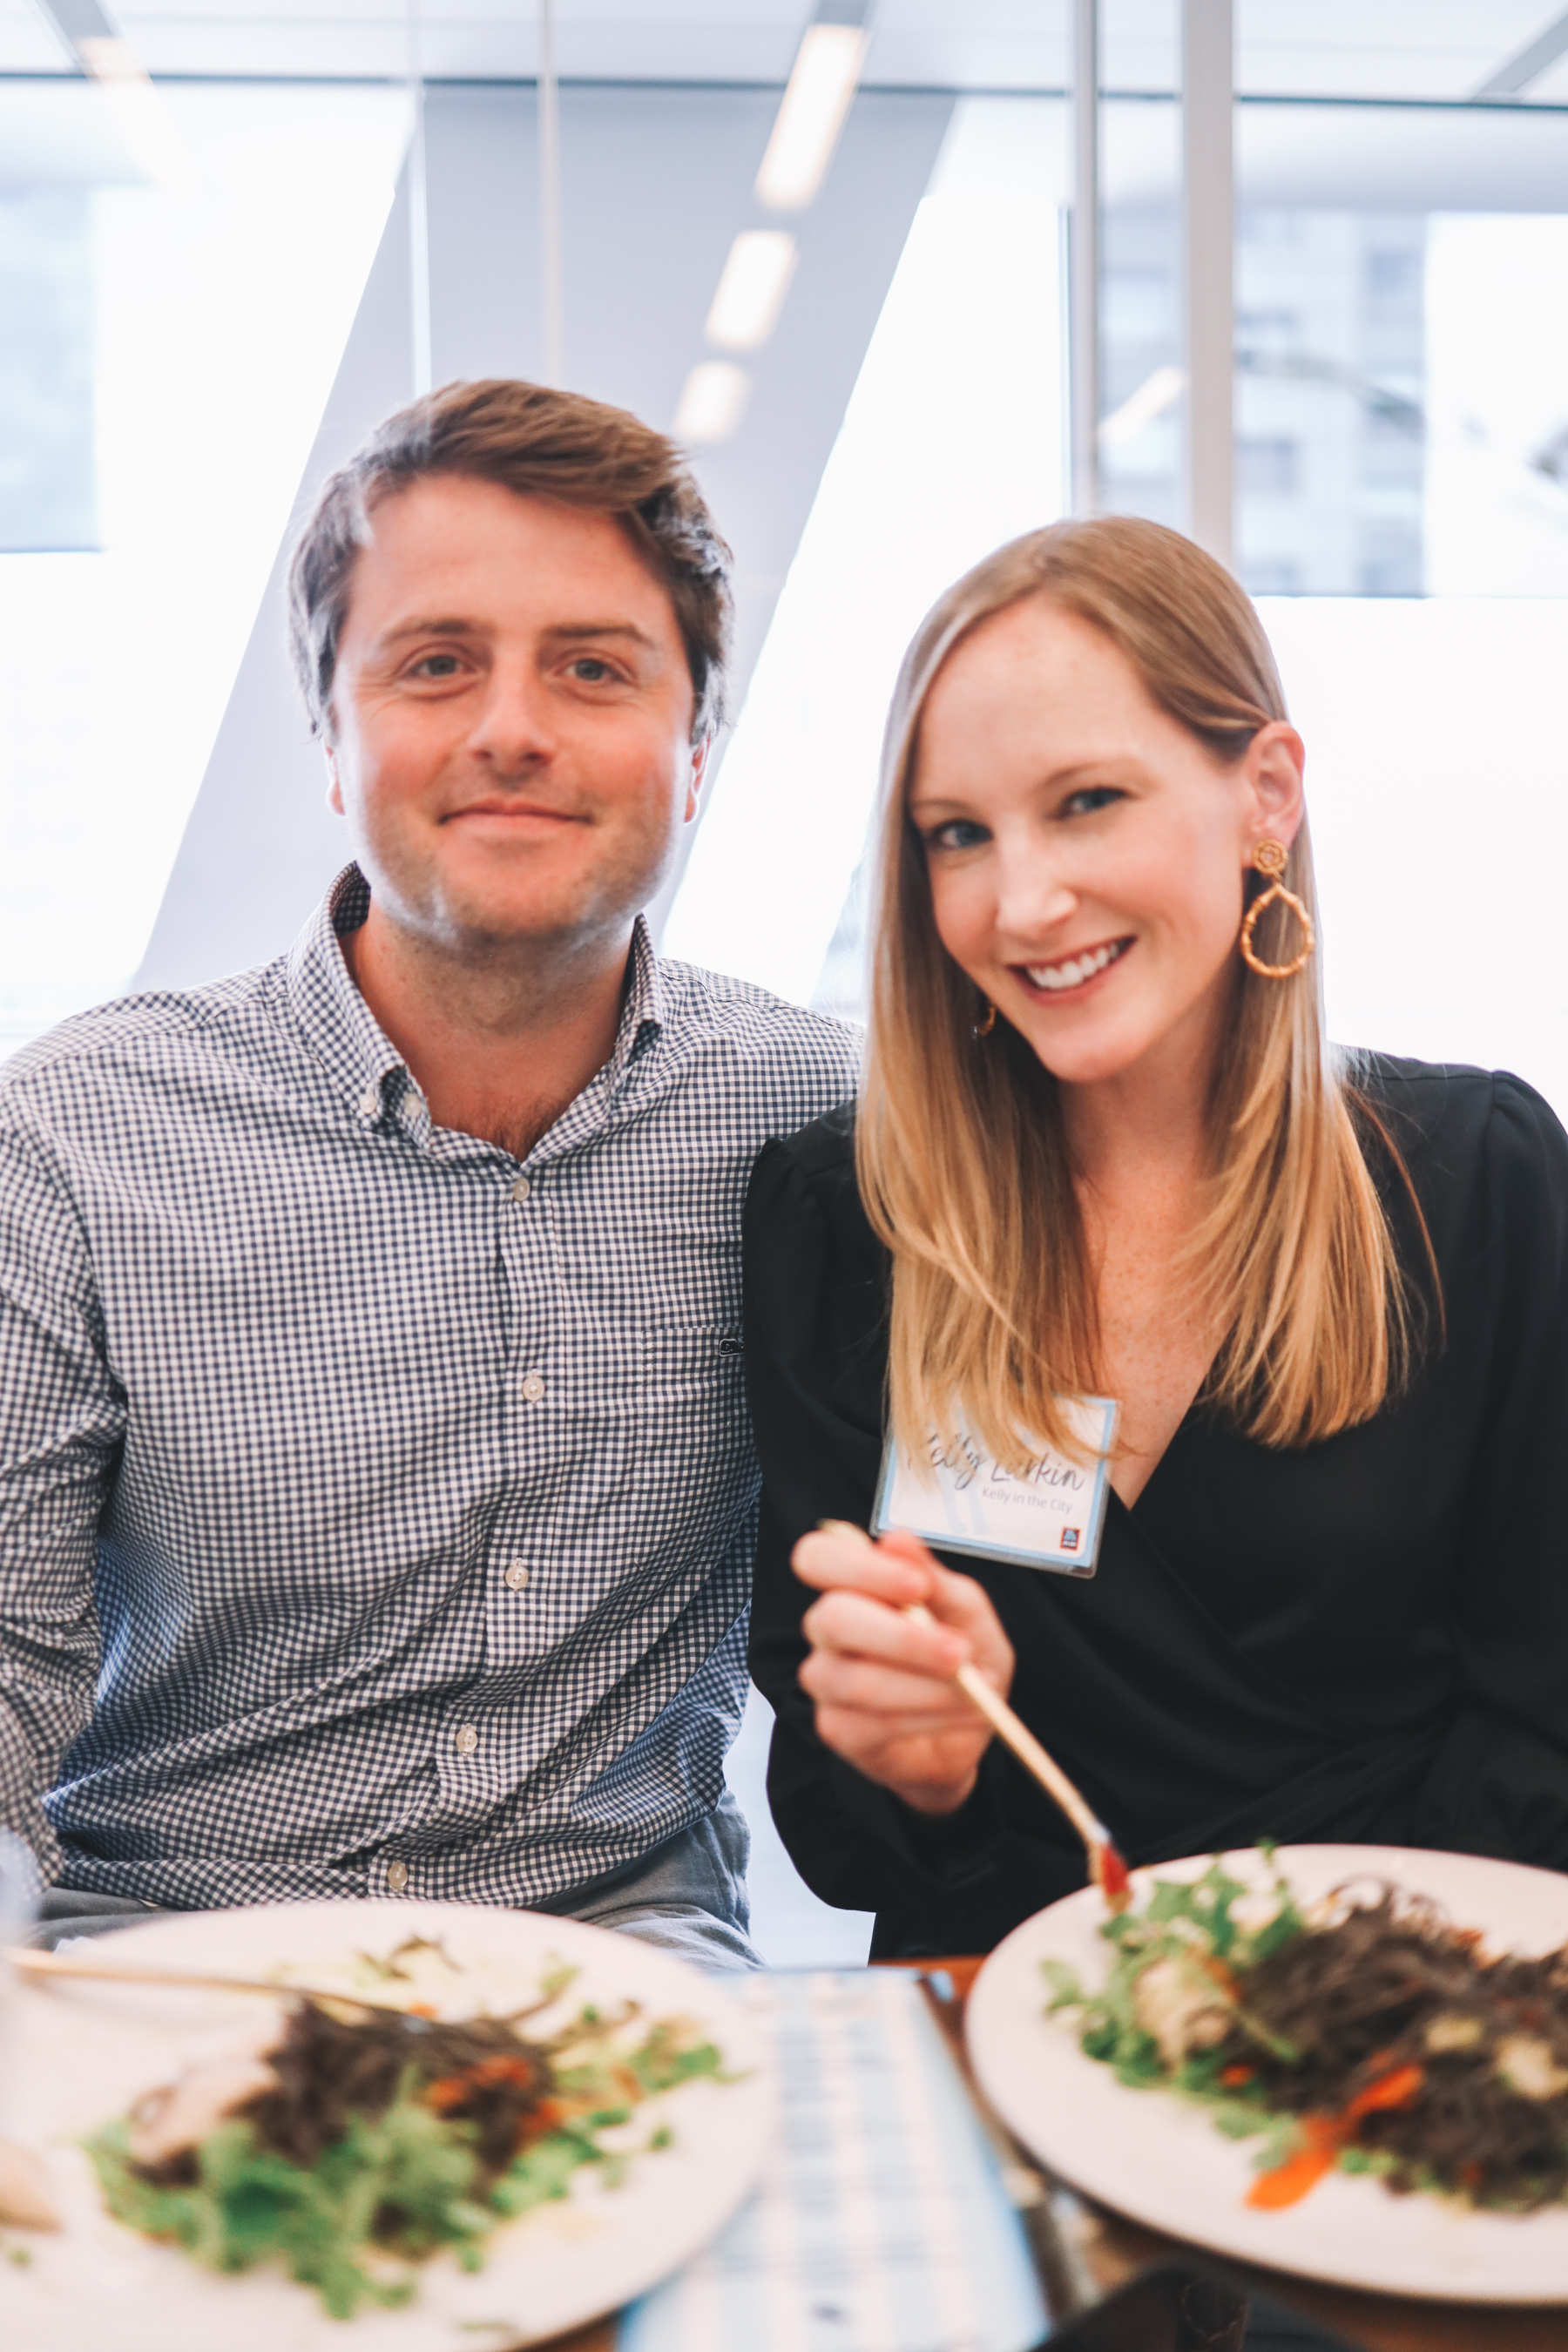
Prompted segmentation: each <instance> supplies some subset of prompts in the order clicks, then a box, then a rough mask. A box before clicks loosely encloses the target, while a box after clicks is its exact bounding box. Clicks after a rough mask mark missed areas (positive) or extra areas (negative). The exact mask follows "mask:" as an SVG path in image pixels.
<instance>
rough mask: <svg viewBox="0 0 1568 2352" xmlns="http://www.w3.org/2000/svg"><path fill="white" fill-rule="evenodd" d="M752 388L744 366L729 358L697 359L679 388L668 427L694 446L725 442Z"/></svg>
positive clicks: (679, 437)
mask: <svg viewBox="0 0 1568 2352" xmlns="http://www.w3.org/2000/svg"><path fill="white" fill-rule="evenodd" d="M751 389H752V379H751V377H750V376H749V375H748V374H747V373H746V371H745V369H744V368H738V367H736V366H734V365H733V363H732V362H731V361H729V360H702V361H700V362H699V363H698V365H697V366H696V367H694V368H693V369H692V371H691V373H690V374H689V376H688V377H687V379H686V382H685V384H684V385H683V386H682V388H681V394H680V400H679V404H678V406H677V408H676V412H675V423H674V425H672V426H671V427H670V430H671V431H672V432H673V434H674V436H675V437H676V439H677V440H678V441H685V442H688V443H689V444H690V445H691V446H694V447H695V446H698V445H699V444H700V443H703V442H709V441H727V440H728V439H729V438H730V436H731V433H733V431H734V430H735V427H736V426H737V425H739V423H740V421H741V417H742V412H743V410H744V408H745V405H746V396H747V394H749V393H750V391H751Z"/></svg>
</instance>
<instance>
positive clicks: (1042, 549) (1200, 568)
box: [856, 516, 1424, 1469]
mask: <svg viewBox="0 0 1568 2352" xmlns="http://www.w3.org/2000/svg"><path fill="white" fill-rule="evenodd" d="M1026 596H1041V597H1044V598H1046V599H1047V600H1048V601H1049V602H1050V603H1051V604H1055V605H1058V606H1060V607H1061V608H1062V609H1064V610H1065V611H1067V612H1069V613H1075V614H1079V616H1080V617H1081V618H1082V619H1084V620H1086V621H1088V622H1090V623H1091V624H1092V625H1094V626H1095V627H1096V628H1097V629H1100V630H1101V631H1103V632H1104V634H1105V635H1106V636H1107V637H1109V638H1110V641H1111V643H1112V644H1113V645H1115V646H1118V647H1119V648H1120V650H1121V652H1122V653H1123V654H1124V655H1125V656H1126V657H1127V659H1128V660H1129V661H1130V662H1131V666H1132V667H1133V669H1134V670H1135V671H1136V672H1137V674H1138V676H1139V677H1140V678H1141V679H1142V683H1143V686H1144V688H1146V690H1147V691H1148V693H1149V694H1150V695H1151V696H1152V698H1153V699H1154V701H1155V702H1156V703H1158V704H1159V706H1160V707H1161V709H1163V710H1166V711H1168V712H1169V713H1170V715H1171V717H1172V718H1173V719H1177V720H1179V721H1180V723H1181V724H1182V725H1183V726H1184V727H1185V728H1186V729H1187V730H1189V731H1190V732H1191V733H1192V734H1193V735H1194V736H1195V737H1196V738H1197V739H1198V740H1199V741H1200V742H1201V743H1203V744H1205V746H1206V747H1207V748H1208V750H1209V751H1211V753H1212V754H1213V755H1214V757H1215V760H1216V761H1220V762H1222V763H1224V762H1229V761H1235V760H1238V759H1240V758H1241V757H1242V756H1243V754H1244V753H1245V751H1246V750H1247V745H1248V744H1249V743H1250V742H1251V740H1252V739H1253V737H1254V736H1255V735H1256V734H1257V732H1258V730H1259V729H1260V728H1261V727H1264V726H1266V725H1267V724H1268V721H1269V720H1270V719H1283V718H1284V717H1285V715H1286V714H1285V698H1284V694H1283V692H1282V690H1281V688H1280V685H1279V674H1278V672H1277V671H1276V669H1275V667H1274V660H1273V656H1272V655H1271V653H1270V651H1269V648H1268V639H1267V638H1266V637H1265V635H1264V634H1263V630H1262V627H1261V625H1260V624H1259V622H1258V615H1257V614H1256V613H1255V612H1254V611H1253V608H1252V606H1251V604H1249V602H1248V601H1247V597H1246V596H1245V595H1244V593H1242V591H1241V590H1240V589H1239V588H1238V587H1237V584H1236V583H1235V581H1234V580H1232V579H1231V577H1230V575H1229V573H1228V572H1226V571H1225V570H1224V569H1223V568H1222V567H1221V566H1220V565H1219V564H1218V563H1216V562H1214V561H1213V559H1212V558H1211V557H1209V556H1207V555H1205V554H1204V553H1203V551H1202V550H1201V549H1199V548H1197V547H1194V545H1193V544H1192V542H1191V541H1188V540H1185V539H1183V538H1181V537H1179V536H1178V534H1177V533H1176V532H1174V531H1171V530H1163V529H1162V528H1161V526H1160V525H1159V524H1157V523H1152V522H1142V521H1138V520H1132V519H1131V518H1128V517H1122V516H1115V517H1105V518H1101V519H1098V520H1089V521H1081V522H1062V523H1055V524H1053V525H1052V526H1051V527H1050V529H1049V530H1039V531H1033V532H1031V533H1030V534H1029V535H1028V536H1027V537H1026V538H1024V539H1017V540H1014V541H1012V543H1011V544H1010V545H1009V546H1006V547H1004V548H1000V549H999V550H998V551H997V552H996V553H995V554H994V555H991V556H988V557H987V558H986V559H985V561H984V562H983V563H979V564H976V566H975V567H974V569H973V571H972V572H968V573H966V575H965V576H964V578H963V579H962V580H960V581H959V582H958V583H957V584H956V586H954V587H952V588H950V589H949V590H948V592H947V593H946V595H945V596H943V597H942V599H941V601H940V603H939V604H937V605H936V606H935V608H934V609H933V611H932V612H931V614H929V616H928V617H927V619H926V621H925V622H924V624H923V625H922V626H921V630H920V633H919V635H917V636H916V638H915V640H914V643H913V645H912V646H910V650H909V653H908V655H907V656H906V657H905V661H904V666H903V669H902V671H901V673H900V678H899V683H898V687H897V689H896V691H895V693H894V697H893V705H892V709H891V711H890V713H889V720H888V731H887V738H886V743H885V747H884V753H883V771H882V815H881V826H880V850H879V875H878V883H877V891H876V914H875V930H874V938H873V945H872V968H871V1012H870V1034H869V1040H868V1061H867V1070H866V1079H865V1087H864V1090H863V1093H862V1097H861V1102H860V1109H859V1115H858V1125H857V1138H856V1156H857V1163H858V1177H859V1183H860V1192H861V1196H862V1198H863V1200H864V1202H865V1204H866V1209H867V1213H868V1216H869V1218H870V1221H871V1223H872V1225H873V1227H874V1228H875V1230H876V1231H877V1233H878V1234H879V1236H880V1238H881V1239H882V1240H883V1242H885V1243H886V1244H887V1246H888V1247H889V1250H890V1251H891V1253H892V1258H893V1290H892V1323H891V1333H890V1353H889V1402H890V1406H891V1412H892V1421H893V1426H894V1429H895V1431H896V1432H897V1433H898V1436H899V1439H900V1444H903V1445H905V1446H906V1447H908V1448H909V1449H910V1451H911V1452H912V1453H914V1454H915V1455H916V1458H919V1457H920V1456H921V1454H923V1453H924V1450H925V1446H926V1443H927V1441H928V1439H929V1437H930V1435H931V1433H932V1432H940V1433H942V1435H943V1436H944V1437H945V1438H947V1439H949V1440H952V1438H954V1437H955V1436H956V1434H957V1433H958V1427H959V1424H960V1423H963V1425H964V1426H965V1427H967V1429H968V1430H969V1431H970V1432H972V1433H973V1435H974V1436H975V1437H976V1438H978V1439H979V1440H980V1441H981V1442H982V1443H983V1444H985V1445H986V1446H988V1447H989V1448H991V1449H992V1451H993V1452H994V1454H995V1455H996V1456H997V1458H998V1459H1000V1460H1002V1461H1004V1462H1005V1463H1008V1464H1010V1465H1013V1466H1014V1467H1016V1468H1020V1469H1021V1468H1022V1467H1023V1466H1024V1465H1025V1464H1026V1462H1027V1460H1028V1459H1029V1458H1030V1456H1031V1455H1032V1454H1036V1453H1037V1451H1038V1441H1039V1440H1041V1439H1043V1440H1045V1441H1046V1443H1047V1444H1053V1445H1056V1446H1058V1447H1062V1448H1064V1449H1066V1450H1068V1451H1069V1452H1079V1451H1080V1450H1081V1445H1080V1443H1079V1441H1078V1440H1076V1439H1075V1438H1074V1436H1073V1433H1072V1431H1071V1428H1070V1426H1069V1424H1068V1421H1067V1419H1066V1418H1065V1417H1064V1413H1063V1410H1062V1406H1063V1401H1064V1400H1067V1399H1071V1398H1073V1397H1075V1396H1084V1395H1088V1394H1091V1393H1093V1392H1094V1391H1095V1390H1096V1387H1097V1385H1098V1382H1099V1381H1100V1373H1099V1371H1098V1370H1097V1359H1098V1353H1099V1349H1098V1334H1097V1328H1096V1314H1095V1299H1094V1285H1093V1281H1092V1278H1091V1275H1090V1270H1089V1265H1088V1262H1087V1258H1086V1252H1085V1244H1084V1234H1083V1226H1082V1223H1081V1219H1080V1217H1079V1204H1078V1199H1077V1195H1076V1192H1075V1190H1074V1185H1073V1179H1072V1171H1071V1169H1070V1166H1069V1163H1068V1151H1067V1142H1066V1136H1065V1132H1064V1128H1063V1121H1062V1113H1061V1104H1060V1099H1059V1097H1058V1088H1057V1082H1056V1080H1055V1079H1054V1078H1053V1077H1052V1076H1051V1075H1050V1073H1049V1072H1048V1071H1047V1070H1046V1069H1045V1068H1043V1067H1042V1066H1041V1064H1040V1063H1039V1061H1038V1060H1037V1057H1036V1055H1034V1053H1033V1051H1032V1050H1031V1048H1030V1047H1029V1046H1028V1045H1027V1044H1026V1042H1025V1040H1024V1039H1023V1038H1022V1037H1021V1036H1019V1035H1018V1034H1017V1033H1016V1031H1015V1030H1013V1029H1011V1028H1009V1027H1008V1026H1007V1025H1006V1024H1004V1023H1000V1022H999V1023H998V1024H997V1026H996V1028H995V1030H994V1033H993V1034H991V1035H990V1036H989V1037H986V1038H984V1039H980V1038H977V1037H976V1035H975V1034H974V1031H975V1023H976V1020H977V1019H978V1017H979V1015H980V1013H981V1010H982V1007H981V1000H980V998H979V995H978V993H977V992H976V989H975V986H974V983H973V981H971V980H969V979H968V978H967V977H966V976H965V974H964V973H963V971H961V970H960V968H959V967H958V965H957V964H956V963H955V962H954V961H952V957H951V956H950V955H949V954H948V953H947V951H946V950H945V949H944V948H943V947H942V943H941V941H940V940H939V938H938V936H937V931H936V925H935V921H934V919H933V915H932V910H931V885H930V881H929V878H928V875H927V868H926V856H925V850H924V847H923V845H922V844H921V840H920V838H919V836H918V835H916V833H915V830H914V827H913V825H912V824H911V823H910V818H909V814H908V797H909V787H910V777H911V774H912V772H913V769H914V765H915V761H916V757H917V752H918V746H919V733H920V723H921V711H922V709H923V708H924V705H925V699H926V697H927V695H928V694H929V693H930V691H931V685H932V682H933V681H934V679H935V677H936V676H937V673H938V672H939V670H940V669H941V668H942V664H943V663H944V662H945V661H946V660H947V658H948V656H950V655H951V654H952V651H953V649H954V647H955V646H957V645H959V644H960V643H961V642H962V640H963V638H964V637H965V636H966V635H968V634H969V633H970V632H971V631H972V630H973V629H974V628H975V627H977V626H978V625H979V624H980V623H981V622H983V621H984V620H985V619H987V618H988V617H989V616H990V615H991V614H995V613H1000V612H1003V611H1005V609H1006V608H1007V607H1008V606H1009V605H1012V604H1016V603H1018V602H1019V601H1020V599H1022V598H1024V597H1026ZM1283 879H1284V881H1285V883H1286V886H1287V887H1288V888H1289V889H1291V890H1293V891H1295V892H1296V893H1297V894H1298V896H1299V897H1300V898H1301V899H1302V900H1303V901H1304V902H1305V904H1306V906H1307V907H1308V908H1309V909H1310V911H1311V913H1312V914H1313V917H1314V920H1315V919H1316V901H1315V897H1314V892H1313V886H1312V857H1311V849H1310V845H1309V842H1308V837H1307V828H1306V825H1305V824H1302V826H1301V829H1300V832H1299V833H1298V834H1297V835H1296V839H1295V842H1294V844H1293V845H1292V847H1291V851H1290V856H1289V863H1288V864H1287V866H1286V869H1285V874H1284V877H1283ZM1254 887H1261V883H1260V881H1259V882H1258V883H1256V884H1255V886H1254ZM1291 922H1292V918H1291V917H1290V915H1289V910H1288V909H1286V908H1282V907H1280V906H1279V904H1278V902H1276V904H1275V905H1274V906H1273V907H1272V908H1268V909H1267V910H1266V911H1265V913H1264V915H1263V917H1262V919H1260V921H1259V923H1258V931H1257V937H1256V940H1255V945H1256V947H1257V949H1258V953H1259V954H1260V956H1261V958H1262V959H1263V961H1266V962H1271V963H1273V962H1283V961H1288V960H1289V957H1290V956H1291V955H1293V954H1294V953H1295V951H1296V948H1297V945H1298V944H1299V938H1298V935H1295V934H1293V933H1292V931H1291ZM1237 980H1238V984H1237V988H1236V991H1235V992H1234V998H1233V1013H1232V1026H1231V1030H1230V1034H1229V1037H1228V1039H1227V1041H1226V1047H1225V1050H1224V1051H1223V1052H1222V1054H1221V1055H1220V1057H1219V1065H1218V1073H1217V1077H1216V1082H1215V1094H1214V1098H1213V1102H1212V1104H1211V1126H1210V1135H1211V1140H1212V1159H1211V1165H1210V1173H1209V1179H1208V1185H1207V1197H1206V1201H1205V1206H1204V1210H1203V1213H1202V1215H1201V1218H1200V1220H1199V1223H1198V1225H1197V1229H1196V1230H1195V1231H1194V1234H1193V1235H1192V1237H1191V1242H1190V1246H1189V1250H1188V1260H1187V1262H1188V1271H1189V1274H1190V1276H1191V1279H1192V1283H1193V1286H1194V1296H1195V1297H1196V1298H1197V1300H1198V1301H1199V1303H1200V1308H1201V1311H1203V1312H1205V1314H1206V1315H1207V1316H1208V1318H1210V1328H1214V1329H1215V1330H1217V1331H1220V1332H1223V1333H1224V1335H1225V1336H1224V1338H1223V1339H1222V1341H1221V1343H1220V1347H1219V1352H1218V1354H1217V1356H1216V1358H1215V1363H1214V1367H1213V1370H1212V1372H1211V1375H1210V1378H1209V1381H1208V1383H1207V1386H1206V1389H1205V1402H1207V1403H1208V1404H1210V1405H1211V1406H1213V1407H1214V1408H1215V1409H1217V1410H1218V1411H1219V1412H1222V1413H1223V1414H1224V1415H1225V1416H1226V1419H1227V1420H1228V1421H1229V1423H1231V1425H1232V1426H1233V1427H1235V1428H1237V1429H1238V1430H1239V1431H1241V1432H1242V1433H1245V1434H1246V1435H1247V1436H1249V1437H1252V1438H1256V1439H1258V1441H1260V1442H1261V1443H1262V1444H1265V1445H1271V1446H1289V1445H1304V1444H1308V1443H1310V1441H1311V1440H1313V1439H1315V1438H1321V1437H1327V1436H1330V1435H1331V1434H1332V1433H1333V1432H1334V1431H1336V1430H1341V1429H1347V1428H1350V1427H1352V1425H1354V1424H1355V1423H1359V1422H1363V1421H1367V1420H1369V1419H1370V1418H1371V1417H1372V1415H1373V1413H1375V1412H1377V1411H1378V1409H1379V1407H1380V1406H1381V1405H1382V1404H1383V1403H1384V1400H1385V1399H1386V1398H1387V1397H1388V1396H1389V1395H1390V1393H1391V1392H1392V1391H1394V1390H1395V1389H1397V1387H1398V1386H1399V1385H1400V1383H1401V1382H1402V1381H1403V1380H1404V1379H1405V1375H1406V1372H1407V1370H1408V1366H1409V1362H1410V1358H1411V1350H1412V1320H1413V1317H1412V1307H1411V1303H1410V1300H1409V1298H1408V1297H1407V1293H1406V1286H1405V1281H1404V1279H1403V1277H1402V1275H1401V1272H1400V1267H1399V1264H1398V1260H1397V1257H1396V1254H1395V1248H1394V1237H1393V1235H1392V1234H1391V1231H1390V1228H1389V1223H1388V1220H1387V1217H1386V1215H1385V1213H1384V1206H1383V1203H1382V1201H1381V1199H1380V1198H1379V1194H1378V1190H1377V1187H1376V1185H1375V1184H1374V1182H1373V1177H1372V1173H1371V1171H1370V1169H1369V1168H1368V1165H1367V1160H1366V1158H1365V1156H1364V1153H1363V1148H1362V1141H1361V1137H1360V1135H1359V1134H1358V1131H1357V1123H1356V1115H1357V1114H1359V1115H1360V1117H1361V1118H1362V1119H1363V1122H1370V1129H1371V1130H1372V1131H1375V1132H1377V1133H1378V1134H1379V1136H1380V1138H1381V1140H1382V1142H1383V1144H1384V1147H1385V1148H1386V1150H1388V1152H1389V1154H1390V1155H1391V1156H1392V1158H1393V1160H1394V1164H1395V1165H1396V1166H1399V1164H1400V1163H1399V1161H1398V1155H1397V1153H1396V1152H1395V1151H1394V1147H1393V1145H1392V1142H1391V1141H1390V1139H1389V1138H1388V1137H1387V1135H1386V1133H1385V1132H1384V1130H1383V1129H1382V1127H1381V1122H1380V1121H1378V1120H1377V1119H1376V1118H1375V1115H1374V1114H1373V1113H1372V1112H1371V1110H1370V1107H1368V1106H1366V1105H1365V1104H1363V1102H1362V1101H1361V1099H1360V1097H1357V1096H1355V1095H1354V1094H1353V1093H1352V1091H1351V1089H1350V1088H1349V1087H1348V1086H1347V1084H1346V1083H1345V1081H1344V1079H1343V1078H1342V1076H1340V1074H1339V1073H1338V1072H1337V1071H1336V1070H1335V1069H1334V1068H1333V1067H1332V1066H1331V1062H1330V1059H1329V1056H1328V1055H1327V1053H1326V1051H1325V1046H1324V1042H1323V1031H1322V1011H1321V981H1320V978H1319V960H1318V959H1317V958H1314V959H1313V960H1312V961H1310V963H1309V964H1308V966H1307V968H1306V969H1305V971H1302V972H1301V973H1300V974H1299V975H1298V976H1297V977H1296V978H1295V979H1292V980H1287V981H1269V980H1264V979H1261V978H1259V977H1258V976H1257V975H1256V974H1254V973H1253V972H1251V971H1247V969H1246V967H1245V966H1244V965H1241V964H1240V962H1239V959H1238V966H1237ZM1401 1172H1403V1171H1401ZM1416 1215H1417V1219H1418V1217H1419V1212H1418V1211H1417V1212H1416ZM1423 1232H1424V1229H1423Z"/></svg>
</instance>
